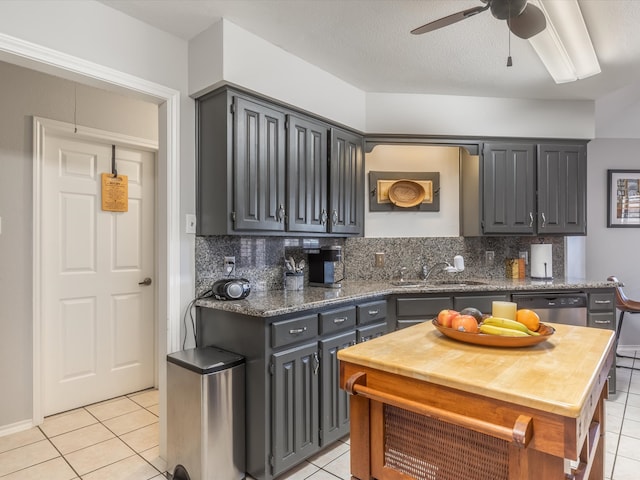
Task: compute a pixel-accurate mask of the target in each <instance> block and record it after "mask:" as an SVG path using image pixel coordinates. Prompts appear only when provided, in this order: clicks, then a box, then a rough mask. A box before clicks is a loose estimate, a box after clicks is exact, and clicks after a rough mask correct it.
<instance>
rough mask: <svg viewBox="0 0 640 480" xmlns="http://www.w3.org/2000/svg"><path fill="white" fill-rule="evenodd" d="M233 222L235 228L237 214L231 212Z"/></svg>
mask: <svg viewBox="0 0 640 480" xmlns="http://www.w3.org/2000/svg"><path fill="white" fill-rule="evenodd" d="M231 221H232V222H233V226H234V227H235V225H236V212H231Z"/></svg>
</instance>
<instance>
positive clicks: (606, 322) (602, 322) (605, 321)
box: [594, 320, 611, 325]
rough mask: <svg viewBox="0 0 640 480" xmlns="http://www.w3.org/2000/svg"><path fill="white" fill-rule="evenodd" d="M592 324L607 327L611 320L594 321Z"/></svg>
mask: <svg viewBox="0 0 640 480" xmlns="http://www.w3.org/2000/svg"><path fill="white" fill-rule="evenodd" d="M594 323H601V324H603V325H605V324H606V325H609V324H610V323H611V320H595V322H594Z"/></svg>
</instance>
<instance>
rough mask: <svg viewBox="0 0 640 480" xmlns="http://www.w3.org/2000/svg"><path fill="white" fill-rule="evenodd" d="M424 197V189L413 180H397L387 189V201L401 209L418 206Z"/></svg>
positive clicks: (425, 193)
mask: <svg viewBox="0 0 640 480" xmlns="http://www.w3.org/2000/svg"><path fill="white" fill-rule="evenodd" d="M426 195H427V192H425V191H424V187H423V186H422V185H420V184H419V183H418V182H414V181H413V180H398V181H396V182H393V183H392V184H391V186H390V187H389V200H391V202H392V203H393V204H394V205H396V206H398V207H402V208H409V207H415V206H416V205H419V204H420V203H422V201H423V200H424V197H425V196H426Z"/></svg>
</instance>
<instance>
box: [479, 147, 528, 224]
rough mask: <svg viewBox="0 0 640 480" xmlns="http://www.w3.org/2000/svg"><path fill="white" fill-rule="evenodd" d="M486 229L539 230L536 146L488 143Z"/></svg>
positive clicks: (485, 158) (484, 169)
mask: <svg viewBox="0 0 640 480" xmlns="http://www.w3.org/2000/svg"><path fill="white" fill-rule="evenodd" d="M482 185H483V194H482V196H483V232H484V233H499V234H509V233H517V234H533V233H534V232H535V210H534V209H535V193H536V191H535V188H536V185H535V149H534V146H533V145H526V144H525V145H516V144H497V143H487V144H485V146H484V152H483V167H482Z"/></svg>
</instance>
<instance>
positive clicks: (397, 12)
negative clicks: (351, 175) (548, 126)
mask: <svg viewBox="0 0 640 480" xmlns="http://www.w3.org/2000/svg"><path fill="white" fill-rule="evenodd" d="M543 1H546V2H549V1H563V0H543ZM102 3H104V4H106V5H109V6H111V7H113V8H116V9H118V10H120V11H122V12H124V13H126V14H128V15H131V16H133V17H135V18H137V19H139V20H142V21H144V22H146V23H148V24H151V25H154V26H156V27H158V28H160V29H162V30H165V31H167V32H169V33H172V34H174V35H177V36H179V37H182V38H184V39H190V38H192V37H193V36H195V35H197V34H198V33H200V32H201V31H203V30H205V29H206V28H207V27H209V26H210V25H212V24H213V23H215V22H217V21H219V20H220V18H225V19H227V20H229V21H231V22H233V23H234V24H236V25H238V26H239V27H241V28H243V29H245V30H247V31H249V32H252V33H254V34H256V35H258V36H259V37H262V38H263V39H265V40H267V41H268V42H270V43H272V44H274V45H277V46H279V47H281V48H282V49H284V50H286V51H288V52H290V53H292V54H294V55H296V56H298V57H300V58H302V59H304V60H306V61H308V62H309V63H312V64H314V65H317V66H318V67H320V68H322V69H323V70H326V71H327V72H330V73H332V74H333V75H335V76H336V77H339V78H341V79H343V80H345V81H347V82H348V83H350V84H352V85H354V86H356V87H358V88H360V89H362V90H365V91H367V92H396V93H434V94H451V95H473V96H494V97H515V98H537V99H598V98H601V97H603V96H604V95H606V94H608V93H610V92H613V91H615V90H617V89H619V88H621V87H625V86H627V85H630V84H635V83H637V82H640V31H639V29H638V24H640V0H580V1H579V4H580V8H581V9H582V12H583V16H584V18H585V22H586V24H587V28H588V30H589V33H590V35H591V38H592V40H593V42H594V45H595V49H596V54H597V56H598V59H599V61H600V65H601V68H602V73H600V74H599V75H596V76H594V77H591V78H587V79H584V80H579V81H577V82H572V83H567V84H562V85H557V84H555V83H554V82H553V80H552V78H551V77H550V76H549V74H548V73H547V71H546V69H545V68H544V66H543V65H542V63H541V61H540V60H539V59H538V57H537V55H536V54H535V52H534V51H533V48H532V47H531V46H530V45H529V42H528V41H526V40H522V39H519V38H517V37H514V36H511V38H509V32H508V29H507V25H506V23H505V22H504V21H500V20H497V19H495V18H494V17H493V16H492V15H491V14H490V12H488V11H486V12H483V13H481V14H479V15H476V16H474V17H471V18H468V19H465V20H464V21H461V22H459V23H456V24H454V25H450V26H448V27H446V28H443V29H440V30H436V31H434V32H430V33H427V34H424V35H421V36H414V35H411V34H409V31H410V30H411V29H413V28H415V27H418V26H420V25H422V24H424V23H427V22H429V21H431V20H435V19H437V18H440V17H442V16H445V15H449V14H451V13H455V12H457V11H460V10H463V9H466V8H470V7H474V6H478V5H482V3H481V2H480V1H479V0H422V1H420V0H102ZM509 41H510V43H511V55H512V57H513V66H512V67H507V66H506V59H507V55H508V52H509Z"/></svg>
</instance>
